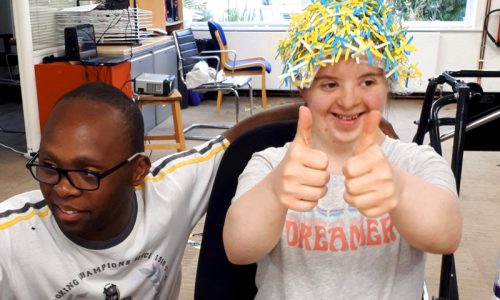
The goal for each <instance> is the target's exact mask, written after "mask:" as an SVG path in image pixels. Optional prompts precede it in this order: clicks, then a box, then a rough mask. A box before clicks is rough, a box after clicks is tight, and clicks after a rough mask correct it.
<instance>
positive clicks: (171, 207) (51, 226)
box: [0, 137, 229, 300]
mask: <svg viewBox="0 0 500 300" xmlns="http://www.w3.org/2000/svg"><path fill="white" fill-rule="evenodd" d="M228 144H229V143H228V141H227V140H225V139H224V138H223V137H219V138H217V139H215V140H212V141H210V142H207V143H205V144H203V145H200V146H198V147H196V148H194V149H191V150H188V151H186V152H181V153H176V154H173V155H170V156H167V157H165V158H163V159H160V160H158V161H157V162H155V163H154V164H153V166H152V168H151V173H150V174H149V175H148V176H147V177H146V179H145V183H144V185H143V186H140V187H137V189H136V198H137V201H136V204H137V205H136V206H135V207H134V213H133V217H132V218H131V221H130V223H129V225H128V226H127V228H126V229H125V230H124V231H123V232H122V233H121V234H120V235H119V236H117V237H115V238H114V239H113V240H110V241H104V242H95V241H93V242H91V241H75V240H70V239H68V238H67V237H66V236H65V235H64V234H63V233H62V232H61V230H60V229H59V227H58V226H57V223H56V221H55V219H54V218H53V217H52V214H51V212H50V210H49V209H48V207H47V205H46V204H45V201H44V199H43V196H42V194H41V192H40V191H38V190H37V191H32V192H27V193H24V194H21V195H17V196H14V197H12V198H10V199H8V200H6V201H4V202H2V203H0V299H2V300H9V299H30V300H32V299H105V295H104V292H105V291H107V292H108V293H111V294H112V293H113V291H117V292H116V293H115V295H118V293H119V298H115V299H137V300H142V299H177V298H178V295H179V288H180V282H181V261H182V257H183V254H184V249H185V248H186V242H187V239H188V236H189V234H190V233H191V230H192V229H193V227H194V226H195V225H196V223H197V222H198V221H199V219H200V218H201V216H202V215H203V214H204V213H205V211H206V208H207V204H208V199H209V197H210V192H211V189H212V183H213V180H214V178H215V174H216V171H217V167H218V165H219V163H220V160H221V158H222V155H223V153H224V150H225V149H226V147H227V145H228ZM110 299H112V298H110Z"/></svg>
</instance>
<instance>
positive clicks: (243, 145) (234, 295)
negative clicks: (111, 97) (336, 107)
mask: <svg viewBox="0 0 500 300" xmlns="http://www.w3.org/2000/svg"><path fill="white" fill-rule="evenodd" d="M296 128H297V120H288V121H277V122H272V123H269V124H265V125H261V126H258V127H256V128H254V129H251V130H249V131H247V132H245V133H244V134H243V135H241V136H240V137H238V138H237V139H236V140H235V141H234V142H232V143H231V145H230V146H229V148H228V149H227V150H226V153H225V154H224V157H223V158H222V161H221V164H220V165H219V170H218V171H217V175H216V177H215V181H214V187H213V190H212V194H211V196H210V202H209V205H208V209H207V215H206V218H205V227H204V229H203V238H202V243H201V249H200V255H199V259H198V268H197V271H196V284H195V299H197V300H201V299H207V300H212V299H218V300H224V299H228V300H229V299H231V300H232V299H238V300H245V299H253V298H254V297H255V294H256V293H257V287H256V286H255V272H256V270H257V265H256V264H251V265H233V264H231V263H230V262H229V261H228V259H227V257H226V254H225V251H224V245H223V242H222V229H223V227H224V219H225V217H226V211H227V209H228V208H229V205H230V204H231V199H232V198H233V196H234V194H235V192H236V186H237V184H238V175H239V174H240V173H241V172H242V171H243V169H244V168H245V166H246V164H247V161H248V160H249V159H250V157H251V156H252V154H253V153H254V152H256V151H260V150H264V149H265V148H268V147H279V146H283V145H284V144H285V143H286V142H288V141H291V140H292V139H293V137H294V136H295V131H296Z"/></svg>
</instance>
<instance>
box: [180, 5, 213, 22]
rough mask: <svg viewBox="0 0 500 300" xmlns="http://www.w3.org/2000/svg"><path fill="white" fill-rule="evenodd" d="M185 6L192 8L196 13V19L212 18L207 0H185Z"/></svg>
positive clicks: (198, 20) (204, 20)
mask: <svg viewBox="0 0 500 300" xmlns="http://www.w3.org/2000/svg"><path fill="white" fill-rule="evenodd" d="M182 4H183V6H184V8H187V9H190V10H191V11H193V13H194V21H197V22H206V21H208V20H211V19H212V13H211V12H210V10H209V9H208V7H207V2H206V1H200V0H183V2H182Z"/></svg>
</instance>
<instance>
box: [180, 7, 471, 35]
mask: <svg viewBox="0 0 500 300" xmlns="http://www.w3.org/2000/svg"><path fill="white" fill-rule="evenodd" d="M466 1H467V4H466V7H465V16H464V20H463V21H404V22H403V24H404V25H405V26H406V27H408V30H409V31H417V32H418V31H433V32H434V31H477V30H478V29H480V28H476V24H475V23H476V19H477V17H478V16H477V10H478V4H479V2H478V0H466ZM219 23H220V24H221V25H222V26H223V27H224V29H226V30H233V31H234V30H238V31H271V32H272V31H286V30H287V29H288V24H287V23H269V24H265V23H264V24H263V23H258V22H251V23H250V22H222V21H221V22H219ZM190 24H191V27H192V28H193V30H204V29H206V28H207V23H206V21H202V22H197V21H191V22H190Z"/></svg>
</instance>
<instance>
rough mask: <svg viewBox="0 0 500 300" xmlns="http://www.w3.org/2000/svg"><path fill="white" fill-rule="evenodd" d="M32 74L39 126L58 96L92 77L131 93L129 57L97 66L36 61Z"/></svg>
mask: <svg viewBox="0 0 500 300" xmlns="http://www.w3.org/2000/svg"><path fill="white" fill-rule="evenodd" d="M35 76H36V91H37V95H38V113H39V115H40V128H43V125H44V124H45V121H46V120H47V117H48V115H49V112H50V111H51V110H52V108H53V107H54V105H55V104H56V102H57V100H59V98H61V97H62V96H63V95H64V94H66V93H67V92H69V91H71V90H73V89H75V88H76V87H78V86H80V85H82V84H85V83H88V82H92V81H102V82H106V83H108V84H111V85H113V86H114V87H116V88H118V89H121V90H122V91H123V92H124V93H125V94H127V95H128V96H130V97H132V85H131V82H130V61H125V62H123V63H121V64H117V65H113V66H98V67H94V66H84V65H80V64H76V65H75V64H70V63H68V62H55V63H49V64H38V65H35Z"/></svg>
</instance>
